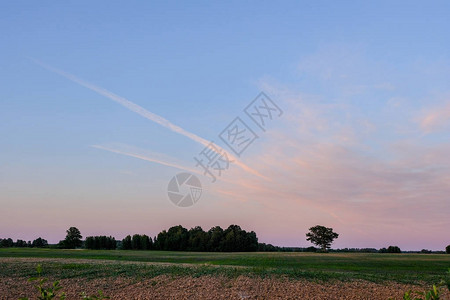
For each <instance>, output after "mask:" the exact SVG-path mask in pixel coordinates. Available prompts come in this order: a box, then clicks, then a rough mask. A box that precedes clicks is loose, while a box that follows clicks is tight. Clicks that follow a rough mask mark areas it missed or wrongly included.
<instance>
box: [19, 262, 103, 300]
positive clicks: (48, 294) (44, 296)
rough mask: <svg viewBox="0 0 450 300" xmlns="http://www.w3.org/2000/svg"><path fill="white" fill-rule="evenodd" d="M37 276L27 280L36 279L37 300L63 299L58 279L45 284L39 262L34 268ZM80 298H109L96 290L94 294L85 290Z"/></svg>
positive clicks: (100, 299) (26, 299) (90, 299)
mask: <svg viewBox="0 0 450 300" xmlns="http://www.w3.org/2000/svg"><path fill="white" fill-rule="evenodd" d="M36 270H37V273H38V276H37V277H32V278H30V279H28V281H37V282H38V284H37V285H36V288H37V290H38V292H39V295H38V297H37V299H39V300H51V299H59V300H65V299H66V294H65V293H64V292H59V291H60V290H61V289H62V286H61V285H60V284H59V280H57V281H54V282H53V283H52V285H51V286H47V287H46V286H45V283H46V282H47V281H48V279H47V278H44V277H42V276H41V274H42V266H41V265H40V264H39V265H38V266H37V268H36ZM81 299H83V300H103V299H109V297H106V296H105V295H103V292H102V291H98V293H97V294H96V295H92V296H88V295H86V293H85V292H83V293H81ZM19 300H30V298H28V297H23V298H19Z"/></svg>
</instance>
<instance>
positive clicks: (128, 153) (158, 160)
mask: <svg viewBox="0 0 450 300" xmlns="http://www.w3.org/2000/svg"><path fill="white" fill-rule="evenodd" d="M91 147H93V148H96V149H101V150H106V151H109V152H113V153H117V154H122V155H126V156H131V157H135V158H139V159H142V160H146V161H150V162H154V163H158V164H161V165H164V166H169V167H173V168H177V169H180V170H184V171H189V172H193V173H197V174H201V173H200V172H199V171H198V170H195V169H191V168H186V167H184V166H182V165H179V164H176V163H172V162H168V161H165V160H163V159H161V158H155V157H151V156H148V155H145V154H142V153H136V152H132V151H129V150H121V149H114V148H111V147H107V146H102V145H92V146H91Z"/></svg>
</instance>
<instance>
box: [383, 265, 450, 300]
mask: <svg viewBox="0 0 450 300" xmlns="http://www.w3.org/2000/svg"><path fill="white" fill-rule="evenodd" d="M444 286H446V287H447V289H448V290H449V291H450V269H448V271H447V276H446V277H445V278H444V279H442V280H441V282H439V283H438V284H437V285H436V284H433V287H432V288H431V289H430V290H428V291H423V292H420V291H414V292H413V291H411V290H410V291H407V292H405V294H404V295H403V300H440V299H441V288H442V287H444ZM391 299H392V298H390V300H391Z"/></svg>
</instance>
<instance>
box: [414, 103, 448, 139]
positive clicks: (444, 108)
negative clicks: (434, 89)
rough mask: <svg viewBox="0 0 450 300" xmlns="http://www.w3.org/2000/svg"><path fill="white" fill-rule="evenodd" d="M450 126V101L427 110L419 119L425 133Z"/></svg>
mask: <svg viewBox="0 0 450 300" xmlns="http://www.w3.org/2000/svg"><path fill="white" fill-rule="evenodd" d="M449 124H450V101H446V102H445V103H443V104H441V105H440V106H437V107H434V108H432V109H429V110H427V111H426V112H425V113H423V114H422V116H421V117H420V118H419V125H420V127H421V128H422V130H423V131H424V132H425V133H431V132H433V131H437V130H440V129H442V128H445V127H446V126H448V125H449Z"/></svg>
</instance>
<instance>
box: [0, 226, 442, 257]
mask: <svg viewBox="0 0 450 300" xmlns="http://www.w3.org/2000/svg"><path fill="white" fill-rule="evenodd" d="M306 237H307V240H308V241H310V242H311V243H313V244H315V245H317V246H319V248H316V247H312V246H311V247H307V248H299V247H278V246H274V245H271V244H265V243H258V237H257V236H256V233H255V232H254V231H250V232H247V231H245V230H243V229H242V228H241V227H240V226H238V225H230V226H228V228H226V229H222V228H221V227H220V226H215V227H212V228H211V229H209V230H208V231H204V230H203V229H202V227H200V226H196V227H193V228H191V229H189V230H188V229H186V228H184V227H183V226H181V225H178V226H173V227H170V228H169V229H168V230H163V231H161V232H160V233H158V234H157V236H155V237H154V238H151V237H149V236H147V235H145V234H142V235H141V234H134V235H127V236H126V237H125V238H124V239H123V240H116V239H115V238H114V237H112V236H88V237H86V239H85V240H84V241H83V240H82V238H83V237H82V235H81V232H80V230H78V228H76V227H70V228H69V229H68V230H67V231H66V237H65V239H64V240H61V241H60V242H59V243H58V244H57V245H51V247H53V248H62V249H75V248H85V249H92V250H115V249H122V250H170V251H199V252H249V251H261V252H327V251H332V252H367V253H377V252H378V253H402V251H401V250H400V248H399V247H398V246H389V247H388V248H381V249H379V250H377V249H375V248H361V249H359V248H344V249H330V246H331V244H332V242H333V240H334V239H336V238H338V237H339V234H337V233H335V232H334V231H333V229H332V228H327V227H324V226H321V225H316V226H314V227H311V228H310V229H309V232H308V233H307V234H306ZM49 246H50V245H49V244H48V242H47V240H45V239H43V238H41V237H39V238H37V239H35V240H34V241H33V242H31V241H28V242H26V241H23V240H17V241H16V242H13V240H12V239H11V238H5V239H1V238H0V248H5V247H35V248H42V247H49ZM409 252H414V253H450V245H448V246H447V247H446V249H445V252H444V251H430V250H426V249H422V250H421V251H420V252H417V251H409Z"/></svg>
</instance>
